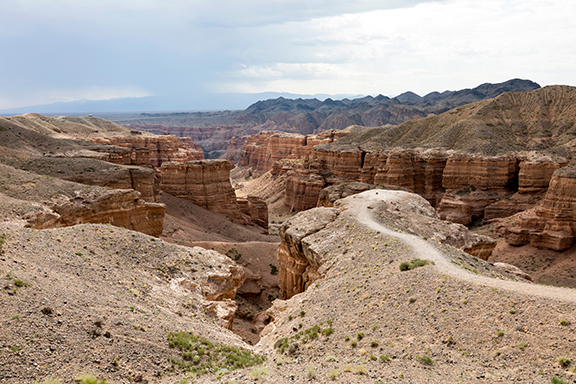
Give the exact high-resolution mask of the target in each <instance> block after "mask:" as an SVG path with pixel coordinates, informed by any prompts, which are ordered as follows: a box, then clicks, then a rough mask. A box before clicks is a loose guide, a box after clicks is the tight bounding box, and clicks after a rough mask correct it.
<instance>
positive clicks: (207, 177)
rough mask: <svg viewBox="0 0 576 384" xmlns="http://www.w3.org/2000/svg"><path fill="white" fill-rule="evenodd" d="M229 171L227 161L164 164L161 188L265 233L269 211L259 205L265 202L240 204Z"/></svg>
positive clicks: (252, 200) (250, 201)
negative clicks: (254, 226)
mask: <svg viewBox="0 0 576 384" xmlns="http://www.w3.org/2000/svg"><path fill="white" fill-rule="evenodd" d="M231 169H232V163H231V162H230V161H227V160H197V161H189V162H184V163H178V162H166V163H163V164H162V166H161V168H160V173H161V180H162V181H161V189H162V190H163V191H166V192H167V193H170V194H171V195H174V196H176V197H180V198H184V199H188V200H191V201H192V202H193V203H194V204H196V205H198V206H200V207H203V208H206V209H208V210H209V211H212V212H215V213H221V214H224V215H226V216H227V217H228V218H229V219H230V220H231V221H233V222H235V223H238V224H250V223H253V224H256V225H258V226H260V227H262V228H264V229H266V230H267V229H268V216H267V212H268V208H267V207H266V208H264V207H263V206H262V205H263V204H264V205H265V203H264V201H262V200H261V199H258V198H255V197H248V198H247V199H246V201H242V202H241V203H240V205H239V203H238V201H237V200H236V194H235V193H234V189H233V188H232V184H231V183H230V170H231ZM241 207H242V209H243V210H244V212H242V209H241ZM264 212H266V213H264ZM253 220H254V221H253Z"/></svg>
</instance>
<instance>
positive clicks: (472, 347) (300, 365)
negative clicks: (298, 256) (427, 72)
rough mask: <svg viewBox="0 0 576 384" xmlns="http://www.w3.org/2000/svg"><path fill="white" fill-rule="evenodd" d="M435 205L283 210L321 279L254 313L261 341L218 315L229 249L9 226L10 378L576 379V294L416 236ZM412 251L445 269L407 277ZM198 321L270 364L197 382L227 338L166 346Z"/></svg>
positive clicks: (5, 317) (0, 274)
mask: <svg viewBox="0 0 576 384" xmlns="http://www.w3.org/2000/svg"><path fill="white" fill-rule="evenodd" d="M426 204H427V203H426V202H425V201H424V200H423V199H422V198H420V197H418V196H417V195H414V194H410V193H406V192H401V191H382V190H374V191H368V192H364V193H362V194H359V195H355V196H351V197H348V198H346V199H343V200H340V201H339V202H337V206H336V207H335V208H316V209H312V210H309V211H305V212H302V213H300V214H298V215H297V216H295V217H293V218H291V219H289V220H288V221H286V222H285V223H284V224H283V228H282V231H283V232H284V233H288V232H289V233H290V234H291V238H292V239H293V240H294V241H293V243H292V244H291V247H292V248H293V249H295V250H299V251H302V252H304V253H305V254H306V255H307V256H306V257H310V258H314V260H315V262H317V263H318V264H319V268H318V270H317V273H318V275H320V276H323V278H322V279H319V280H316V281H314V282H313V283H312V284H310V286H309V287H308V289H307V290H306V291H305V292H303V293H301V294H298V295H295V296H293V297H292V298H291V299H289V300H286V301H283V300H276V301H275V302H274V305H273V307H272V308H270V309H269V310H268V314H269V315H268V316H270V318H271V320H272V322H270V323H269V324H268V325H266V324H267V323H268V322H269V320H270V318H269V319H266V316H264V315H255V316H254V320H255V321H256V323H257V324H256V325H257V326H258V328H259V329H262V328H263V327H264V326H265V328H264V330H263V332H262V338H261V341H260V343H259V344H258V345H257V346H255V347H251V346H249V345H248V344H245V343H243V342H242V340H241V339H240V337H238V336H237V335H235V334H233V333H232V332H231V331H229V330H227V329H225V328H224V327H222V326H221V325H225V321H223V320H222V319H221V318H218V317H215V316H213V315H211V314H215V313H218V314H219V315H220V316H221V317H222V316H224V317H225V314H226V311H227V310H229V308H230V306H233V303H231V302H230V301H229V300H228V299H230V298H233V297H234V295H235V293H236V289H237V288H238V287H239V286H240V285H241V284H242V282H243V281H244V279H245V278H247V277H245V276H243V274H242V271H241V268H239V267H238V266H237V265H236V264H235V263H234V262H233V261H232V260H231V259H230V258H228V257H223V256H222V255H220V254H217V253H215V252H212V251H207V250H204V249H200V248H188V247H183V246H179V245H174V244H169V243H166V242H164V241H162V240H161V239H157V238H153V237H149V236H146V235H143V234H140V233H137V232H132V231H128V230H125V229H121V228H116V227H112V226H108V225H94V224H90V225H80V226H72V227H66V228H60V229H50V230H33V229H25V228H17V227H14V226H11V225H8V224H2V227H0V234H3V235H4V236H3V240H4V241H3V245H2V251H1V254H0V279H1V282H2V286H1V288H2V289H1V290H0V303H1V305H0V321H1V324H2V325H1V327H2V328H1V329H2V332H1V339H0V382H2V383H33V382H35V381H36V380H44V379H45V378H47V377H49V376H53V377H58V378H60V379H61V380H62V381H63V382H65V383H71V382H73V378H74V377H76V375H77V374H79V373H81V372H91V373H93V374H95V375H96V376H97V377H99V378H104V379H106V380H107V382H108V383H133V382H149V383H191V382H195V383H229V382H236V383H252V382H270V383H272V382H276V383H291V382H319V383H327V382H331V378H334V379H335V380H336V381H337V382H340V383H376V382H378V381H381V382H384V383H451V382H470V383H481V382H486V383H488V382H525V383H545V382H549V380H550V377H553V376H555V375H558V376H561V377H563V378H564V379H566V380H569V381H574V374H573V373H571V370H572V363H571V362H568V361H569V360H572V361H573V360H574V359H576V347H575V344H574V343H575V342H576V337H575V336H574V334H575V333H574V331H575V324H576V315H575V311H574V310H575V308H576V291H574V290H569V289H563V288H557V287H546V286H540V285H534V284H530V283H527V282H525V281H523V280H522V279H519V278H516V277H514V276H512V275H507V274H505V273H502V272H500V271H499V270H498V269H496V268H495V266H494V265H492V264H490V263H486V262H484V261H482V260H479V259H476V258H474V257H472V256H470V255H467V254H465V253H462V252H460V251H458V250H456V249H454V248H452V247H450V246H448V245H444V244H441V243H439V242H442V241H443V234H442V233H440V232H436V231H435V230H434V229H433V230H432V232H428V233H427V235H426V238H423V237H421V236H423V235H420V236H415V235H411V234H410V233H419V229H418V225H414V226H411V225H410V221H409V220H408V219H407V218H409V217H411V218H412V219H413V220H416V221H418V217H419V216H418V215H421V217H422V220H420V221H421V222H424V221H425V220H424V219H426V212H427V211H428V210H429V206H426ZM389 212H396V213H395V216H394V217H401V218H403V220H397V221H395V220H392V219H390V217H391V216H389ZM414 258H420V259H425V260H431V261H434V262H435V264H434V265H432V264H429V265H424V266H422V267H418V268H414V269H412V270H408V271H403V272H401V271H400V268H399V266H400V264H401V263H403V262H410V261H412V260H413V259H414ZM279 272H280V274H282V273H283V271H282V270H280V271H279ZM188 331H191V332H193V333H194V335H199V336H201V337H204V338H206V339H207V340H208V341H209V342H210V343H211V344H210V345H212V344H223V345H227V346H243V347H244V348H246V349H247V350H249V349H252V350H253V351H254V352H255V353H258V354H259V355H260V356H263V357H264V358H265V361H264V363H263V365H262V366H259V367H257V368H254V367H253V366H251V367H245V368H243V369H239V370H231V368H232V367H233V361H230V362H228V363H226V364H224V365H220V366H218V365H216V364H214V365H213V367H214V371H213V372H212V373H206V374H202V375H199V376H198V377H196V378H195V379H193V380H191V376H189V372H186V371H185V370H184V369H182V368H181V367H188V369H194V367H197V365H196V364H198V365H202V366H204V365H206V364H207V362H208V359H209V357H210V359H212V356H214V353H215V351H216V349H217V348H216V347H209V345H208V344H203V346H202V348H201V349H202V355H201V357H199V358H198V359H199V362H198V363H195V361H196V360H195V359H196V356H200V355H199V354H200V350H199V349H195V350H193V351H192V352H186V351H182V352H181V351H179V350H178V349H177V348H170V345H169V341H168V336H169V335H170V333H171V332H188ZM181 345H182V344H181ZM221 350H222V349H221ZM208 352H209V353H210V355H208ZM246 353H247V352H246ZM220 356H222V355H220ZM252 356H253V357H255V356H256V355H252ZM560 357H564V358H566V360H563V361H567V363H566V366H565V367H562V366H560V364H559V363H558V359H559V358H560ZM221 358H222V357H221ZM222 359H223V358H222ZM222 361H223V360H222Z"/></svg>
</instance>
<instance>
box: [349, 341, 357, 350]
mask: <svg viewBox="0 0 576 384" xmlns="http://www.w3.org/2000/svg"><path fill="white" fill-rule="evenodd" d="M350 345H351V346H352V348H354V347H355V346H357V345H358V343H357V342H356V340H352V341H351V342H350Z"/></svg>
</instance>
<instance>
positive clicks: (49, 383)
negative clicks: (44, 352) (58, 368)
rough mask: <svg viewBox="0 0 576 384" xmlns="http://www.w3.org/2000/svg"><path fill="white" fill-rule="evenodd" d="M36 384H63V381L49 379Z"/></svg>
mask: <svg viewBox="0 0 576 384" xmlns="http://www.w3.org/2000/svg"><path fill="white" fill-rule="evenodd" d="M34 384H62V380H60V379H57V378H55V377H49V378H47V379H44V380H42V381H35V382H34Z"/></svg>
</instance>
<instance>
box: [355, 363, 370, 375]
mask: <svg viewBox="0 0 576 384" xmlns="http://www.w3.org/2000/svg"><path fill="white" fill-rule="evenodd" d="M367 372H368V369H367V368H366V366H365V365H357V366H355V367H354V368H352V373H353V374H355V375H365V374H366V373H367Z"/></svg>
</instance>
